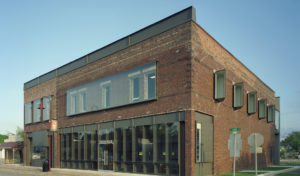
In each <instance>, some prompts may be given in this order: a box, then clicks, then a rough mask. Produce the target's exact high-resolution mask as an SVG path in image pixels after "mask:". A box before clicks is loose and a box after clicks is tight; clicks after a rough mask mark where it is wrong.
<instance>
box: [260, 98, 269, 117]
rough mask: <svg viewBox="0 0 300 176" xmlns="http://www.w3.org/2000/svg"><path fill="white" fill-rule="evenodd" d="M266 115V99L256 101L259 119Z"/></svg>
mask: <svg viewBox="0 0 300 176" xmlns="http://www.w3.org/2000/svg"><path fill="white" fill-rule="evenodd" d="M266 116H267V100H266V99H262V100H259V101H258V117H259V118H260V119H262V118H265V117H266Z"/></svg>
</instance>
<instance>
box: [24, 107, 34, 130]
mask: <svg viewBox="0 0 300 176" xmlns="http://www.w3.org/2000/svg"><path fill="white" fill-rule="evenodd" d="M27 104H30V116H31V117H30V122H29V123H26V116H27V110H26V109H27V108H26V105H27ZM31 123H33V101H30V102H27V103H25V104H24V124H25V125H28V124H31Z"/></svg>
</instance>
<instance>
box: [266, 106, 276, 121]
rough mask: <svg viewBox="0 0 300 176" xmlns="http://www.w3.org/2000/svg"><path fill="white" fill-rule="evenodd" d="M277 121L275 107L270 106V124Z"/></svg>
mask: <svg viewBox="0 0 300 176" xmlns="http://www.w3.org/2000/svg"><path fill="white" fill-rule="evenodd" d="M274 119H275V106H274V105H269V106H268V119H267V120H268V122H274Z"/></svg>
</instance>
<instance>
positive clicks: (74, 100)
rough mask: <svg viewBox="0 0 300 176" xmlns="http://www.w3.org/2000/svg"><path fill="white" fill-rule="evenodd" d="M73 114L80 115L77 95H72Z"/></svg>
mask: <svg viewBox="0 0 300 176" xmlns="http://www.w3.org/2000/svg"><path fill="white" fill-rule="evenodd" d="M70 108H71V110H70V111H71V114H76V113H78V110H77V96H76V95H71V107H70Z"/></svg>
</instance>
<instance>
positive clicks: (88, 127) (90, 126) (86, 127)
mask: <svg viewBox="0 0 300 176" xmlns="http://www.w3.org/2000/svg"><path fill="white" fill-rule="evenodd" d="M97 129H98V124H91V125H86V126H85V131H93V130H97Z"/></svg>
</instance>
